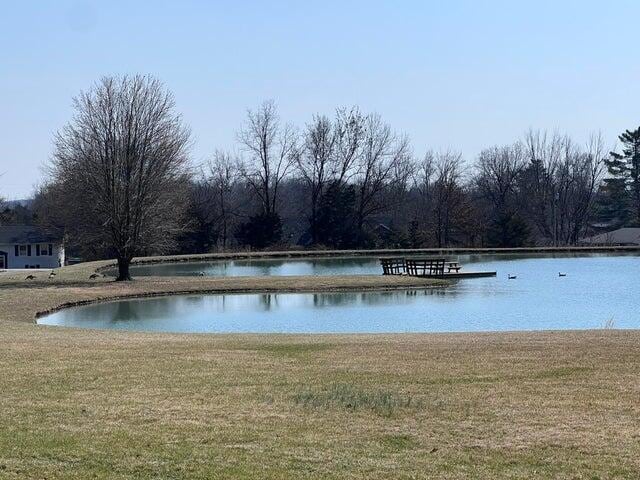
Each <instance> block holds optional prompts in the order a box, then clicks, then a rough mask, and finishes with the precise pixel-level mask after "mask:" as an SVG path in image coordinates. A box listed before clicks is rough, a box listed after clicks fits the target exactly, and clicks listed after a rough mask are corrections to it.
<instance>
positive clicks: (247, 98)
mask: <svg viewBox="0 0 640 480" xmlns="http://www.w3.org/2000/svg"><path fill="white" fill-rule="evenodd" d="M0 7H1V8H0V11H1V12H2V13H1V15H0V196H3V197H5V198H7V199H20V198H25V197H29V196H31V195H32V193H33V191H34V188H35V187H36V186H37V185H38V184H41V183H42V182H43V181H44V180H45V175H44V173H43V172H44V171H45V170H44V169H43V166H45V165H46V163H47V161H48V160H49V159H50V157H51V154H52V138H53V135H54V133H55V132H56V131H57V130H58V129H60V128H62V127H63V126H64V124H65V123H66V122H68V121H69V120H70V118H71V116H72V114H73V112H72V98H73V97H74V96H76V95H77V94H78V93H79V92H81V91H83V90H86V89H87V88H89V87H90V86H91V84H92V83H93V82H95V81H96V80H98V79H99V78H100V77H102V76H104V75H112V74H135V73H143V74H151V75H154V76H156V77H157V78H159V79H160V80H162V81H163V82H164V83H165V85H166V87H167V88H168V89H169V90H171V91H172V92H173V93H174V95H175V99H176V105H177V109H178V111H179V112H181V113H182V115H183V117H184V120H185V122H186V123H187V124H188V125H190V127H191V130H192V132H193V147H192V149H191V155H192V159H193V162H194V163H195V164H198V163H200V162H203V161H205V160H206V159H207V158H208V157H210V156H211V155H212V153H213V152H214V151H215V150H216V149H234V148H237V144H236V132H237V130H238V128H239V127H240V125H241V124H242V122H243V120H244V118H245V116H246V112H247V109H249V108H255V107H257V106H258V105H259V104H260V103H262V102H263V101H265V100H268V99H270V100H274V101H275V102H276V104H277V105H278V108H279V111H280V116H281V118H282V120H283V121H285V122H291V123H293V124H296V125H299V126H304V124H305V123H306V122H308V121H309V120H310V119H311V117H312V115H313V114H316V113H321V114H327V115H330V116H331V115H333V112H334V111H335V109H336V108H337V107H341V106H351V105H358V106H360V108H361V110H363V111H365V112H377V113H379V114H380V115H381V116H382V117H383V119H384V120H385V121H386V122H388V123H389V124H390V125H391V126H392V128H393V129H395V130H396V131H398V132H403V133H406V134H408V135H409V136H410V137H411V139H412V144H413V149H414V152H415V154H416V155H417V156H422V155H424V153H425V152H426V151H427V150H429V149H433V150H446V149H452V150H456V151H460V152H462V154H463V155H464V157H465V159H467V161H469V162H472V161H473V160H474V159H475V158H476V156H477V155H478V153H479V152H480V151H481V150H482V149H483V148H486V147H489V146H493V145H500V144H506V143H511V142H513V141H514V140H516V139H518V138H521V137H522V136H523V134H524V133H525V132H526V131H527V130H529V129H531V128H534V129H548V130H552V131H554V130H555V131H559V132H561V133H567V134H569V135H571V136H573V137H574V138H575V140H577V141H579V142H583V141H586V140H587V138H588V136H589V135H590V134H591V133H594V132H601V133H602V135H603V136H604V139H605V141H606V142H607V145H608V146H610V148H615V145H616V139H617V135H618V134H619V133H620V132H622V131H623V130H625V129H627V128H629V129H631V128H637V127H638V126H640V61H638V51H637V45H638V32H637V25H636V24H637V19H638V18H640V2H638V1H637V0H610V1H607V2H603V1H601V0H597V1H591V0H582V1H572V0H555V1H547V0H535V1H533V0H532V1H529V0H520V1H490V0H486V1H482V0H468V1H462V0H459V1H457V0H450V1H428V0H424V1H419V0H405V1H402V0H397V1H391V0H389V1H375V0H370V1H349V0H342V1H333V0H324V1H322V2H312V1H309V2H301V1H242V0H238V1H228V2H227V1H213V0H212V1H178V0H175V1H162V0H154V1H142V0H138V1H132V0H130V1H119V0H103V1H88V0H49V1H44V0H42V1H39V0H31V1H14V0H0Z"/></svg>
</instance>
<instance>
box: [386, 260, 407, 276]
mask: <svg viewBox="0 0 640 480" xmlns="http://www.w3.org/2000/svg"><path fill="white" fill-rule="evenodd" d="M380 264H381V265H382V274H383V275H404V274H405V273H406V270H405V262H404V258H381V259H380Z"/></svg>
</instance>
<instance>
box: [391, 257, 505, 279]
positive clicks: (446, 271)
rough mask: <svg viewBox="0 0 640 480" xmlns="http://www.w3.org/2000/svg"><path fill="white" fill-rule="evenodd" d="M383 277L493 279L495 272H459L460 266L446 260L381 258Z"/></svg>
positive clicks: (455, 262)
mask: <svg viewBox="0 0 640 480" xmlns="http://www.w3.org/2000/svg"><path fill="white" fill-rule="evenodd" d="M380 264H381V265H382V274H383V275H407V276H410V277H427V278H451V279H456V278H481V277H495V276H496V272H461V271H460V270H462V265H460V264H459V263H458V262H457V261H452V260H447V259H446V258H441V257H438V258H381V259H380Z"/></svg>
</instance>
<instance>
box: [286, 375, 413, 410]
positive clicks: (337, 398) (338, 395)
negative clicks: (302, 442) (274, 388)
mask: <svg viewBox="0 0 640 480" xmlns="http://www.w3.org/2000/svg"><path fill="white" fill-rule="evenodd" d="M293 401H294V403H296V405H301V406H302V407H304V408H313V409H320V408H324V409H330V408H341V409H345V410H348V411H352V412H358V411H367V410H368V411H372V412H374V413H376V414H378V415H380V416H382V417H391V416H393V415H394V414H395V413H396V412H397V411H398V410H407V409H420V408H422V401H421V400H417V399H415V398H414V397H412V396H411V395H399V394H396V393H393V392H389V391H386V390H376V391H367V390H363V389H361V388H358V387H357V386H355V385H351V384H345V383H339V384H333V385H330V386H329V388H328V389H326V390H322V391H314V390H311V389H305V390H304V391H302V392H300V393H297V394H296V395H294V397H293Z"/></svg>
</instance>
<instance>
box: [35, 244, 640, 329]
mask: <svg viewBox="0 0 640 480" xmlns="http://www.w3.org/2000/svg"><path fill="white" fill-rule="evenodd" d="M458 258H459V259H460V261H462V262H463V264H465V266H466V265H467V264H473V265H470V267H471V266H472V267H473V270H495V271H497V277H495V278H479V279H469V280H461V281H458V282H457V283H456V284H455V285H453V286H451V287H448V288H444V289H434V290H427V291H395V292H384V293H373V292H368V293H317V294H307V293H304V294H265V295H256V294H251V295H185V296H174V297H162V298H153V299H139V300H126V301H118V302H111V303H103V304H96V305H89V306H84V307H77V308H71V309H66V310H62V311H59V312H56V313H54V314H52V315H49V316H47V317H43V318H41V319H39V321H38V323H40V324H46V325H63V326H70V327H86V328H100V329H117V330H137V331H161V332H198V333H204V332H217V333H220V332H225V333H226V332H243V333H244V332H261V333H274V332H277V333H391V332H399V333H401V332H469V331H476V332H479V331H506V330H563V329H594V328H631V329H637V328H640V298H639V295H638V294H639V293H640V275H639V273H640V257H638V256H634V255H616V256H605V255H579V256H543V257H540V256H537V257H535V256H526V257H523V256H514V255H501V256H488V255H485V256H472V257H471V256H460V257H458ZM323 260H328V259H323ZM334 260H335V259H334ZM357 260H358V261H355V260H354V262H355V263H351V265H352V266H353V265H355V266H356V268H358V269H361V271H362V270H365V271H364V272H363V273H367V272H366V269H367V268H373V266H371V265H370V262H372V261H373V260H371V259H369V260H367V259H364V258H359V259H357ZM349 262H351V260H350V261H349ZM349 262H346V263H340V265H343V266H344V265H348V264H349ZM367 262H369V263H367ZM376 262H377V260H376ZM291 263H294V262H291V261H285V262H282V263H281V264H280V265H279V266H278V267H277V268H279V269H281V270H280V271H288V272H290V271H292V270H295V269H299V268H301V267H300V265H299V264H298V261H295V267H294V266H292V265H290V264H291ZM303 263H306V262H303ZM367 265H369V266H367ZM233 268H244V267H233ZM251 268H253V267H251ZM271 268H276V267H271ZM305 268H310V267H308V266H307V267H305ZM321 268H322V269H327V268H329V267H328V263H327V262H324V264H323V266H322V267H321ZM340 268H342V267H340ZM325 271H326V270H325ZM379 272H380V267H379V266H377V263H376V266H375V273H379ZM351 273H353V270H352V271H351ZM559 273H563V274H566V276H562V277H561V276H559ZM508 274H511V275H516V276H517V278H516V279H514V280H509V279H508V278H507V275H508Z"/></svg>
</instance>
